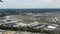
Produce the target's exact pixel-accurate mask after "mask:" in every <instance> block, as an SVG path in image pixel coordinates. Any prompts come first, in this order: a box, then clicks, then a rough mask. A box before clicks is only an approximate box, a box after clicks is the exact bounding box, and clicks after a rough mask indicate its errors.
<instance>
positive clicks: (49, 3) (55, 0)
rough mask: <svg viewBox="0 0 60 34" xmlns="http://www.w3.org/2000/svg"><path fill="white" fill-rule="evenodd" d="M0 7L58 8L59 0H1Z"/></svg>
mask: <svg viewBox="0 0 60 34" xmlns="http://www.w3.org/2000/svg"><path fill="white" fill-rule="evenodd" d="M0 8H60V0H3V3H0Z"/></svg>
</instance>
